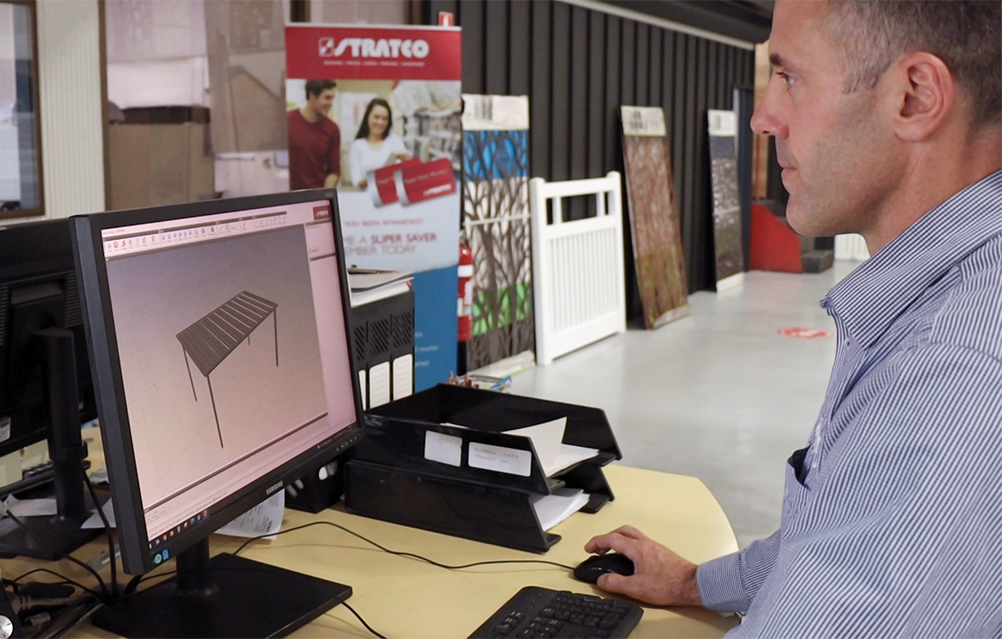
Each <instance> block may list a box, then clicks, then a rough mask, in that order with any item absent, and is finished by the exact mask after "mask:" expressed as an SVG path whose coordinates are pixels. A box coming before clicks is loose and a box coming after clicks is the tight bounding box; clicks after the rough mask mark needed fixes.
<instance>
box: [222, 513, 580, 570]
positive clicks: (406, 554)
mask: <svg viewBox="0 0 1002 639" xmlns="http://www.w3.org/2000/svg"><path fill="white" fill-rule="evenodd" d="M312 526H333V527H334V528H337V529H339V530H342V531H344V532H346V533H348V534H349V535H354V536H355V537H358V538H359V539H361V540H362V541H364V542H366V543H368V544H371V545H373V546H375V547H376V548H378V549H380V550H382V551H383V552H385V553H389V554H391V555H396V556H398V557H409V558H411V559H417V560H418V561H423V562H425V563H428V564H431V565H432V566H437V567H439V568H444V569H446V570H464V569H466V568H474V567H476V566H489V565H494V564H546V565H549V566H556V567H558V568H565V569H567V570H574V567H573V566H567V565H565V564H560V563H557V562H555V561H546V560H545V559H496V560H492V561H475V562H473V563H470V564H460V565H457V566H450V565H448V564H443V563H439V562H437V561H435V560H433V559H428V558H427V557H422V556H421V555H417V554H414V553H412V552H402V551H398V550H391V549H389V548H387V547H386V546H383V545H381V544H378V543H376V542H374V541H372V540H371V539H369V538H367V537H364V536H362V535H360V534H358V533H357V532H355V531H353V530H351V529H349V528H345V527H344V526H342V525H341V524H335V523H334V522H330V521H314V522H310V523H308V524H303V525H302V526H295V527H293V528H288V529H286V530H280V531H278V532H277V533H269V534H265V535H258V536H257V537H251V538H250V539H248V540H247V541H245V542H244V543H243V544H241V545H240V547H239V548H237V549H236V551H234V553H233V554H234V555H238V554H240V551H242V550H243V549H244V548H246V547H247V546H248V545H249V544H251V543H253V542H255V541H258V540H260V539H264V538H266V537H271V536H273V535H284V534H285V533H290V532H295V531H297V530H303V529H304V528H310V527H312Z"/></svg>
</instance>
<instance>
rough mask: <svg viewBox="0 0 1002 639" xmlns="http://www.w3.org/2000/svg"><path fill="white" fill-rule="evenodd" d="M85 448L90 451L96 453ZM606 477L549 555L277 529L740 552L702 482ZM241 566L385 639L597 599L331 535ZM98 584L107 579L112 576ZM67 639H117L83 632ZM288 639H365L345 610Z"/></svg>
mask: <svg viewBox="0 0 1002 639" xmlns="http://www.w3.org/2000/svg"><path fill="white" fill-rule="evenodd" d="M84 432H85V434H86V433H87V432H88V431H84ZM85 437H86V438H87V439H91V438H93V437H94V436H93V435H85ZM89 445H90V446H91V450H94V448H95V444H94V443H90V444H89ZM98 450H100V449H99V444H98ZM95 465H96V464H95ZM605 473H606V477H607V478H608V480H609V483H610V485H611V486H612V489H613V491H614V493H615V494H616V499H615V501H612V502H610V503H608V504H606V506H605V507H604V508H602V510H601V511H599V512H598V513H596V514H594V515H588V514H584V513H576V514H575V515H573V516H571V518H570V519H568V520H567V521H565V522H563V523H561V524H559V525H558V526H557V527H555V528H554V529H553V532H555V533H557V534H559V535H561V536H562V537H563V539H562V540H561V541H560V542H559V543H557V544H556V545H554V546H553V548H551V549H550V551H549V552H547V553H546V554H544V555H536V554H533V553H527V552H521V551H517V550H511V549H508V548H501V547H498V546H491V545H488V544H483V543H479V542H474V541H469V540H466V539H459V538H456V537H450V536H447V535H440V534H437V533H432V532H427V531H424V530H418V529H414V528H408V527H405V526H399V525H396V524H389V523H386V522H382V521H377V520H374V519H368V518H365V517H359V516H356V515H351V514H348V513H346V512H344V510H343V509H339V508H335V509H329V510H325V511H323V512H322V513H320V514H319V515H311V514H308V513H303V512H299V511H293V510H286V514H285V521H284V524H283V528H291V527H293V526H297V525H300V524H304V523H308V522H310V521H317V520H324V521H331V522H336V523H338V524H341V525H343V526H345V527H347V528H349V529H351V530H353V531H355V532H357V533H359V534H361V535H365V536H366V537H368V538H370V539H372V540H373V541H376V542H378V543H380V544H382V545H384V546H387V547H388V548H391V549H393V550H398V551H406V552H412V553H416V554H419V555H422V556H425V557H428V558H430V559H434V560H435V561H438V562H441V563H447V564H452V565H455V564H464V563H471V562H475V561H484V560H492V559H535V558H538V559H546V560H550V561H555V562H558V563H562V564H568V565H574V564H576V563H578V562H580V561H581V560H582V559H584V558H585V552H584V550H583V547H584V544H585V542H586V541H588V539H590V538H591V537H592V536H594V535H596V534H601V533H604V532H608V531H609V530H612V529H614V528H616V527H618V526H620V525H621V524H625V523H630V524H633V525H635V526H636V527H638V528H639V529H640V530H642V531H644V532H645V533H646V534H648V535H649V536H651V537H652V538H654V539H657V540H658V541H660V542H662V543H665V544H666V545H668V546H669V547H671V548H673V549H674V550H676V551H678V552H679V553H680V554H681V555H682V556H683V557H686V558H687V559H690V560H692V561H695V562H701V561H705V560H708V559H712V558H713V557H717V556H720V555H723V554H726V553H730V552H733V551H735V550H737V541H736V540H735V537H734V533H733V532H732V531H731V527H730V525H729V524H728V522H727V518H726V517H725V515H724V513H723V511H722V510H721V509H720V506H719V505H718V504H717V502H716V500H715V499H714V498H713V496H712V495H711V494H710V492H709V491H708V490H707V489H706V487H705V486H704V485H703V483H702V482H700V481H699V480H698V479H695V478H693V477H684V476H681V475H671V474H667V473H659V472H653V471H647V470H640V469H636V468H627V467H625V466H619V465H615V464H614V465H610V466H606V468H605ZM241 543H243V540H239V539H236V538H230V537H223V536H220V535H216V536H214V537H213V539H212V542H211V546H212V549H213V551H214V552H215V551H221V550H227V551H232V550H234V549H236V547H237V546H239V545H240V544H241ZM102 548H104V549H107V541H106V540H105V541H104V543H103V544H102V543H100V542H92V543H91V544H90V545H88V546H86V547H85V548H83V549H81V550H79V551H77V553H75V556H76V557H77V558H79V559H83V560H87V559H90V558H91V557H94V556H95V555H97V554H98V553H99V552H101V549H102ZM241 556H245V557H248V558H251V559H255V560H258V561H262V562H266V563H270V564H273V565H277V566H281V567H284V568H289V569H292V570H297V571H300V572H304V573H308V574H312V575H316V576H318V577H323V578H326V579H330V580H331V581H337V582H340V583H344V584H347V585H349V586H351V587H352V588H353V590H354V594H353V595H352V597H351V599H349V603H350V604H351V605H352V607H353V608H355V610H357V611H358V613H359V614H360V615H362V617H364V618H365V620H366V621H367V622H368V623H369V624H370V625H371V626H372V627H373V628H375V629H376V630H378V631H379V632H380V633H382V634H384V635H386V636H387V637H389V638H390V639H404V638H418V637H434V638H444V637H467V636H469V634H470V633H472V632H473V631H474V630H475V629H476V628H477V627H479V626H480V624H481V623H483V622H484V621H485V620H486V619H487V618H488V616H490V615H491V614H492V613H494V611H495V610H497V609H498V608H499V607H500V606H501V604H503V603H504V602H505V601H507V600H508V599H509V598H510V597H511V596H512V595H514V594H515V593H516V592H517V591H518V590H519V588H521V587H522V586H528V585H533V586H543V587H547V588H554V589H566V590H571V591H574V592H583V593H592V594H601V593H600V592H599V591H598V589H597V588H595V587H594V586H590V585H588V584H584V583H581V582H578V581H575V580H574V579H572V578H571V577H570V575H569V573H568V572H567V571H565V570H563V569H560V568H557V567H555V566H546V565H542V564H521V565H519V564H502V565H494V566H482V567H477V568H471V569H467V570H463V571H448V570H444V569H442V568H437V567H435V566H431V565H429V564H425V563H423V562H419V561H416V560H411V559H406V558H402V557H397V556H393V555H389V554H386V553H384V552H382V551H380V550H378V549H376V548H374V547H372V546H370V545H368V544H366V543H365V542H363V541H361V540H360V539H357V538H355V537H353V536H351V535H349V534H347V533H345V532H342V531H340V530H338V529H336V528H333V527H329V526H316V527H313V528H308V529H306V530H301V531H296V532H292V533H289V534H287V535H281V536H279V537H278V538H277V539H275V540H274V541H258V542H255V543H254V544H252V545H251V546H249V547H248V548H247V549H245V550H244V551H243V552H242V553H241ZM38 565H39V563H38V562H34V561H27V560H13V561H4V575H5V576H7V577H8V578H10V577H14V576H17V575H20V574H21V573H22V572H24V571H26V570H28V569H30V568H31V567H37V566H38ZM50 567H51V568H52V569H53V570H56V571H58V572H61V573H63V574H65V575H66V576H68V577H70V578H71V579H75V580H79V581H81V582H82V583H85V584H88V585H89V584H90V583H92V581H93V578H92V577H88V576H87V574H86V573H85V572H84V571H83V570H82V569H80V568H78V567H76V566H74V565H73V564H70V563H69V562H66V561H62V562H59V563H58V564H56V565H52V566H50ZM156 572H159V571H156ZM104 573H105V574H107V569H105V570H104ZM120 580H121V577H120ZM736 623H737V619H736V618H734V617H724V616H721V615H718V614H716V613H714V612H711V611H708V610H704V609H694V608H674V609H660V608H650V607H645V611H644V617H643V619H641V621H640V625H639V626H637V628H636V629H635V630H634V631H633V634H632V635H631V637H637V638H641V637H719V636H721V635H722V634H723V633H724V632H726V630H727V629H729V628H731V627H733V626H734V625H736ZM67 636H71V637H111V636H112V635H110V634H108V633H106V632H104V631H102V630H99V629H97V628H93V627H92V626H90V625H84V626H82V627H79V628H76V629H74V631H73V632H72V633H70V634H69V635H67ZM292 636H293V637H372V635H370V634H369V633H368V631H366V630H365V629H364V628H363V627H362V625H361V624H360V623H359V622H358V620H357V619H355V617H354V616H352V614H351V613H350V612H348V611H347V610H346V609H345V608H344V607H343V606H338V607H336V608H334V609H333V610H331V611H330V612H329V613H328V614H327V615H325V616H322V617H320V618H319V619H317V620H315V621H314V622H313V623H311V624H310V625H308V626H306V627H305V628H302V629H300V630H298V631H297V632H295V633H294V634H293V635H292Z"/></svg>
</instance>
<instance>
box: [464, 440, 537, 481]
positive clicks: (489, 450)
mask: <svg viewBox="0 0 1002 639" xmlns="http://www.w3.org/2000/svg"><path fill="white" fill-rule="evenodd" d="M469 463H470V467H471V468H482V469H484V470H493V471H497V472H499V473H508V474H509V475H520V476H522V477H528V476H529V475H530V474H531V472H532V452H531V451H528V450H519V449H517V448H507V447H505V446H490V445H488V444H477V443H475V442H470V460H469Z"/></svg>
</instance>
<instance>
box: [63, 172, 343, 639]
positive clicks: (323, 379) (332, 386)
mask: <svg viewBox="0 0 1002 639" xmlns="http://www.w3.org/2000/svg"><path fill="white" fill-rule="evenodd" d="M338 220H339V218H338V210H337V199H336V192H335V191H334V190H332V189H326V190H316V191H300V192H293V193H285V194H277V195H268V196H260V197H250V198H240V199H233V200H215V201H210V202H200V203H195V204H184V205H177V206H164V207H158V208H152V209H144V210H134V211H123V212H111V213H104V214H99V215H91V216H82V217H76V218H73V219H72V229H73V240H74V247H75V251H76V256H77V263H78V268H79V272H80V277H81V281H82V290H83V307H84V320H85V326H86V328H87V336H88V342H89V346H90V349H91V362H92V369H93V371H92V372H93V377H94V382H95V388H96V396H97V404H98V414H99V416H100V422H101V432H102V436H103V441H104V449H105V459H106V463H107V465H108V473H109V479H110V483H111V493H112V498H113V500H114V510H115V519H116V521H117V527H118V535H119V543H120V546H121V551H122V561H123V564H124V568H125V571H126V572H128V573H133V574H138V573H146V572H149V571H150V570H152V569H153V568H156V567H157V566H161V565H163V564H164V562H166V561H168V560H170V559H176V561H177V571H178V575H177V578H176V579H175V580H173V581H172V582H170V583H164V584H162V585H156V586H153V587H151V588H149V589H146V590H143V591H142V592H140V593H139V594H138V595H134V596H130V597H127V598H124V599H122V600H120V601H119V602H118V603H116V604H114V605H111V606H108V607H106V608H104V609H102V610H101V611H99V613H98V614H96V615H95V616H94V619H93V621H94V623H95V624H96V625H98V626H100V627H103V628H105V629H108V630H110V631H112V632H115V633H118V634H122V635H125V636H127V637H136V636H169V637H213V636H236V637H241V636H243V637H253V636H275V635H280V634H285V633H287V632H290V631H292V630H294V629H295V628H298V627H299V626H301V625H303V624H305V623H307V622H308V621H310V620H311V619H313V618H315V617H317V616H319V615H320V614H323V613H324V612H325V611H326V610H329V609H330V608H332V607H333V606H335V605H337V604H338V603H339V602H341V601H343V600H344V599H345V598H346V597H348V596H350V594H351V589H350V588H348V587H347V586H342V585H340V584H335V583H333V582H329V581H326V580H323V579H318V578H315V577H309V576H307V575H303V574H299V573H294V572H291V571H287V570H283V569H279V568H276V567H272V566H268V565H265V564H261V563H258V562H254V561H249V560H246V559H244V558H242V557H237V556H234V555H229V554H222V555H217V556H215V557H213V558H212V559H211V560H210V559H209V545H208V538H209V535H210V534H211V533H212V532H213V531H215V530H216V529H218V528H219V527H221V526H223V525H224V524H226V523H228V522H229V521H230V520H231V519H233V518H234V517H236V516H238V515H240V514H241V513H243V512H245V511H246V510H248V509H249V508H251V507H253V506H254V505H255V504H257V503H259V502H261V501H263V500H264V499H266V498H267V497H269V496H270V495H272V494H274V493H275V492H277V491H279V490H282V488H283V486H284V482H286V481H289V480H294V479H296V478H297V477H298V476H300V475H301V474H302V472H303V470H304V469H305V468H307V467H309V466H316V465H317V464H318V463H319V462H321V461H329V460H330V459H332V458H334V457H335V456H336V455H338V454H339V453H340V452H342V451H343V450H345V449H347V447H348V446H350V445H351V444H352V443H354V442H355V441H357V439H358V438H359V437H360V434H361V430H360V415H361V414H362V413H361V407H360V402H359V393H358V386H357V385H358V382H357V380H356V378H355V375H354V374H353V373H352V370H353V369H352V364H351V361H350V358H351V354H350V349H349V344H348V335H349V333H348V330H347V328H346V327H347V325H348V321H349V320H348V313H349V310H350V309H349V308H348V305H347V304H346V303H345V300H348V299H349V297H348V285H347V277H346V274H345V266H344V258H343V253H342V248H341V246H342V245H341V235H340V224H339V221H338Z"/></svg>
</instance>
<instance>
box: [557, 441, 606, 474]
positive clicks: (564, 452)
mask: <svg viewBox="0 0 1002 639" xmlns="http://www.w3.org/2000/svg"><path fill="white" fill-rule="evenodd" d="M595 455H598V449H597V448H585V447H583V446H571V445H570V444H561V445H560V454H559V455H558V456H557V460H556V462H554V464H553V472H549V473H546V476H547V477H551V476H552V475H555V474H557V473H559V472H560V471H562V470H563V469H565V468H570V467H571V466H573V465H574V464H577V463H580V462H583V461H585V460H586V459H591V458H592V457H594V456H595Z"/></svg>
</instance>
